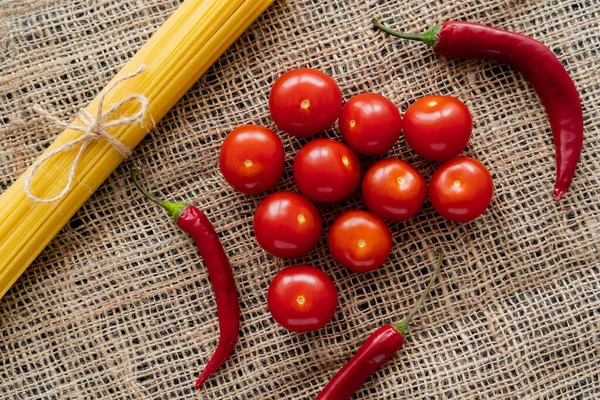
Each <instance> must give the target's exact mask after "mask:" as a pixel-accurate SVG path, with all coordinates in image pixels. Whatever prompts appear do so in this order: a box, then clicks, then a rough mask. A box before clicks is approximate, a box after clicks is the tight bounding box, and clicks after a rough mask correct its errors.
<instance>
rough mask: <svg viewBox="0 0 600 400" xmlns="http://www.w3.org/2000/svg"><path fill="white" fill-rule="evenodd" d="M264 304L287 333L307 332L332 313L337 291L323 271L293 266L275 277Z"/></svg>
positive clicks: (317, 326)
mask: <svg viewBox="0 0 600 400" xmlns="http://www.w3.org/2000/svg"><path fill="white" fill-rule="evenodd" d="M267 303H268V305H269V310H270V311H271V315H272V316H273V319H275V321H277V323H278V324H279V325H281V326H283V327H284V328H286V329H289V330H291V331H296V332H310V331H315V330H317V329H320V328H322V327H323V326H325V325H326V324H327V323H328V322H329V321H330V320H331V318H332V317H333V315H334V314H335V309H336V307H337V290H336V289H335V285H334V284H333V282H332V281H331V278H329V276H327V274H326V273H325V272H323V271H321V270H320V269H317V268H314V267H311V266H308V265H296V266H293V267H288V268H285V269H283V270H281V271H280V272H279V273H278V274H277V275H275V278H273V281H271V285H270V286H269V292H268V294H267Z"/></svg>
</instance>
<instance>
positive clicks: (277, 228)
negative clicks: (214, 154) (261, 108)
mask: <svg viewBox="0 0 600 400" xmlns="http://www.w3.org/2000/svg"><path fill="white" fill-rule="evenodd" d="M269 109H270V112H271V116H272V118H273V120H274V122H275V124H276V125H277V126H278V127H279V128H280V129H281V130H283V131H284V132H287V133H288V134H290V135H293V136H297V137H308V136H313V135H316V134H318V133H321V132H323V131H324V130H326V129H327V128H329V127H330V126H331V125H333V124H334V123H335V122H336V121H338V125H339V130H340V132H341V135H342V138H343V139H344V141H345V142H346V143H347V144H344V143H342V142H340V141H336V140H332V139H325V138H320V139H315V140H312V141H310V142H308V143H307V144H306V145H305V146H303V147H302V148H301V149H300V150H299V151H298V153H297V154H296V157H295V160H294V165H293V175H294V180H295V183H296V186H297V188H298V190H299V191H300V193H301V194H302V195H300V194H297V193H293V192H285V191H281V192H277V193H274V194H271V195H269V196H267V197H266V198H265V199H264V200H263V201H262V202H261V203H260V204H259V206H258V208H257V209H256V213H255V217H254V234H255V237H256V240H257V241H258V243H259V244H260V246H261V247H262V248H263V249H265V250H266V251H267V252H269V253H270V254H272V255H274V256H277V257H281V258H296V257H300V256H302V255H305V254H306V253H308V252H309V251H311V250H312V249H313V248H314V247H315V246H316V244H317V242H318V241H319V238H320V236H321V233H322V230H323V226H322V220H321V216H320V213H319V211H318V209H317V207H316V206H315V205H314V204H313V202H317V203H334V202H339V201H342V200H344V199H346V198H347V197H348V196H350V195H351V194H352V193H353V192H354V191H355V190H357V189H358V187H359V186H360V185H361V166H360V160H359V157H358V155H357V153H360V154H362V155H367V156H374V155H380V154H383V153H385V152H387V151H389V150H390V149H391V148H392V147H393V146H394V145H395V144H396V142H397V141H398V139H399V138H400V135H401V133H402V132H404V136H405V139H406V142H407V143H408V145H409V146H410V147H411V148H412V149H413V150H414V151H415V152H416V153H417V154H419V155H421V156H422V157H425V158H427V159H430V160H435V161H441V162H445V163H444V164H443V165H442V166H441V167H439V169H438V170H437V171H436V172H435V173H434V175H433V177H432V178H431V181H430V184H429V198H430V200H431V203H432V205H433V207H434V208H435V210H436V211H437V212H438V213H439V214H441V215H442V216H443V217H445V218H447V219H450V220H454V221H459V222H465V221H470V220H473V219H475V218H477V217H478V216H479V215H481V213H483V212H484V211H485V210H486V208H487V207H488V205H489V204H490V201H491V199H492V195H493V190H494V189H493V182H492V177H491V175H490V173H489V172H488V170H487V169H486V168H485V167H484V166H483V164H481V163H480V162H479V161H477V160H475V159H472V158H469V157H457V156H458V154H459V153H461V152H462V151H463V150H464V148H465V147H466V146H467V143H468V141H469V138H470V136H471V131H472V118H471V114H470V112H469V110H468V109H467V107H466V106H465V105H464V104H463V103H462V102H461V101H460V100H458V99H456V98H454V97H450V96H427V97H423V98H421V99H419V100H417V101H416V102H415V103H413V104H412V105H411V106H410V107H409V108H408V110H407V111H406V113H405V115H404V119H403V118H402V116H401V115H400V111H399V110H398V108H397V107H396V106H395V105H394V103H392V102H391V101H390V100H388V99H387V98H385V97H383V96H380V95H377V94H373V93H364V94H359V95H357V96H354V97H352V98H351V99H350V100H349V101H347V102H346V104H345V105H344V106H343V107H342V94H341V92H340V89H339V87H338V85H337V84H336V83H335V81H334V80H333V79H332V78H331V77H329V76H328V75H327V74H325V73H323V72H320V71H316V70H313V69H296V70H292V71H289V72H287V73H285V74H283V75H282V76H281V77H280V78H279V79H278V80H277V81H276V82H275V84H274V86H273V88H272V90H271V93H270V96H269ZM284 161H285V153H284V148H283V144H282V142H281V139H280V138H279V136H277V135H276V134H275V133H274V132H273V131H271V130H270V129H267V128H264V127H260V126H254V125H246V126H242V127H239V128H237V129H235V130H234V131H232V132H231V133H230V134H229V135H228V136H227V138H226V139H225V141H224V142H223V146H222V149H221V156H220V167H221V171H222V173H223V176H224V177H225V180H226V181H227V182H228V183H229V184H230V185H231V186H232V187H233V188H235V189H237V190H239V191H240V192H243V193H247V194H256V193H260V192H264V191H266V190H269V189H271V188H273V187H274V186H275V185H276V184H277V183H278V182H279V180H280V179H281V176H282V175H283V172H284ZM361 189H362V195H363V199H364V202H365V205H366V207H367V208H368V209H369V210H370V212H369V211H363V210H353V211H348V212H346V213H344V214H342V215H341V216H339V217H338V218H337V219H336V220H335V222H334V223H333V225H332V226H331V228H330V230H329V234H328V241H327V242H328V247H329V250H330V252H331V254H332V256H333V258H334V259H335V260H336V261H337V262H339V263H340V264H342V265H344V266H345V267H347V268H349V269H351V270H353V271H357V272H366V271H371V270H374V269H376V268H378V267H379V266H381V265H382V264H383V263H384V262H385V261H386V260H387V258H388V256H389V255H390V253H391V250H392V234H391V232H390V230H389V228H388V227H387V225H386V223H385V222H384V221H383V219H386V220H389V221H404V220H407V219H409V218H411V217H413V216H414V215H415V214H416V213H417V212H418V211H419V210H420V209H421V207H422V205H423V202H424V201H425V198H426V196H427V192H428V190H427V183H426V181H425V179H424V178H423V176H422V175H421V174H420V173H419V172H418V171H417V170H416V169H415V168H413V167H412V166H411V165H410V164H408V163H407V162H405V161H403V160H400V159H397V158H387V159H384V160H381V161H378V162H376V163H375V164H374V165H373V166H371V167H370V168H369V169H368V170H367V172H366V173H365V175H364V178H363V179H362V188H361ZM267 300H268V304H269V309H270V310H271V313H272V315H273V317H274V319H275V320H276V321H277V322H278V323H280V324H281V325H282V326H284V327H285V328H288V329H291V330H296V331H309V330H315V329H319V328H321V327H322V326H323V325H325V324H326V323H327V322H328V321H329V320H330V319H331V318H332V316H333V315H334V313H335V308H336V305H337V292H336V290H335V286H334V285H333V282H332V281H331V279H330V278H329V277H328V276H327V275H326V274H325V273H324V272H322V271H320V270H319V269H317V268H313V267H310V266H295V267H289V268H286V269H284V270H282V271H281V272H280V273H278V274H277V276H276V277H275V278H274V279H273V281H272V282H271V285H270V288H269V293H268V298H267Z"/></svg>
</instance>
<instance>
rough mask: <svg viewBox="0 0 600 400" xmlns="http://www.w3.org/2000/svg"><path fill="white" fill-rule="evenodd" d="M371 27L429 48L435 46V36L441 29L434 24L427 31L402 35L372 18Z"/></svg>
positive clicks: (402, 33)
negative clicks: (420, 43) (418, 42)
mask: <svg viewBox="0 0 600 400" xmlns="http://www.w3.org/2000/svg"><path fill="white" fill-rule="evenodd" d="M373 25H375V26H376V27H377V28H378V29H380V30H382V31H384V32H385V33H387V34H388V35H392V36H397V37H399V38H402V39H408V40H418V41H420V42H423V43H425V44H426V45H428V46H430V47H434V46H435V45H436V43H437V34H438V32H439V31H440V29H442V26H441V25H440V24H436V25H434V26H432V27H431V28H429V29H427V30H426V31H425V32H423V33H404V32H398V31H395V30H393V29H391V28H389V27H387V26H385V25H384V24H382V23H381V22H379V21H378V20H377V19H376V18H373Z"/></svg>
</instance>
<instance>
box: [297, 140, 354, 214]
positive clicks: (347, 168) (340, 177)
mask: <svg viewBox="0 0 600 400" xmlns="http://www.w3.org/2000/svg"><path fill="white" fill-rule="evenodd" d="M293 169H294V180H295V181H296V186H297V187H298V190H300V192H301V193H302V194H303V195H305V196H306V197H308V198H309V199H311V200H313V201H316V202H320V203H335V202H338V201H341V200H344V199H345V198H347V197H348V196H350V195H351V194H352V192H354V191H355V190H356V188H357V187H358V185H359V184H360V160H359V159H358V156H357V155H356V153H355V152H354V151H352V149H351V148H350V147H348V146H346V145H345V144H343V143H341V142H338V141H335V140H331V139H315V140H313V141H311V142H309V143H308V144H306V145H305V146H304V147H302V148H301V149H300V151H298V153H297V154H296V159H295V160H294V168H293Z"/></svg>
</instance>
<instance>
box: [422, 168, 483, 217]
mask: <svg viewBox="0 0 600 400" xmlns="http://www.w3.org/2000/svg"><path fill="white" fill-rule="evenodd" d="M493 195H494V182H493V181H492V176H491V175H490V173H489V171H488V170H487V169H486V168H485V166H484V165H483V164H482V163H480V162H479V161H477V160H475V159H472V158H469V157H457V158H455V159H453V160H450V161H448V162H446V163H445V164H444V165H442V166H441V167H440V168H439V169H438V170H437V171H435V173H434V174H433V177H432V178H431V182H430V184H429V198H430V199H431V203H432V204H433V208H435V210H436V211H437V212H438V213H439V214H440V215H441V216H442V217H444V218H446V219H449V220H452V221H457V222H467V221H471V220H474V219H475V218H477V217H479V216H480V215H481V214H482V213H483V212H484V211H485V210H486V208H488V206H489V205H490V202H491V201H492V196H493Z"/></svg>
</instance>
